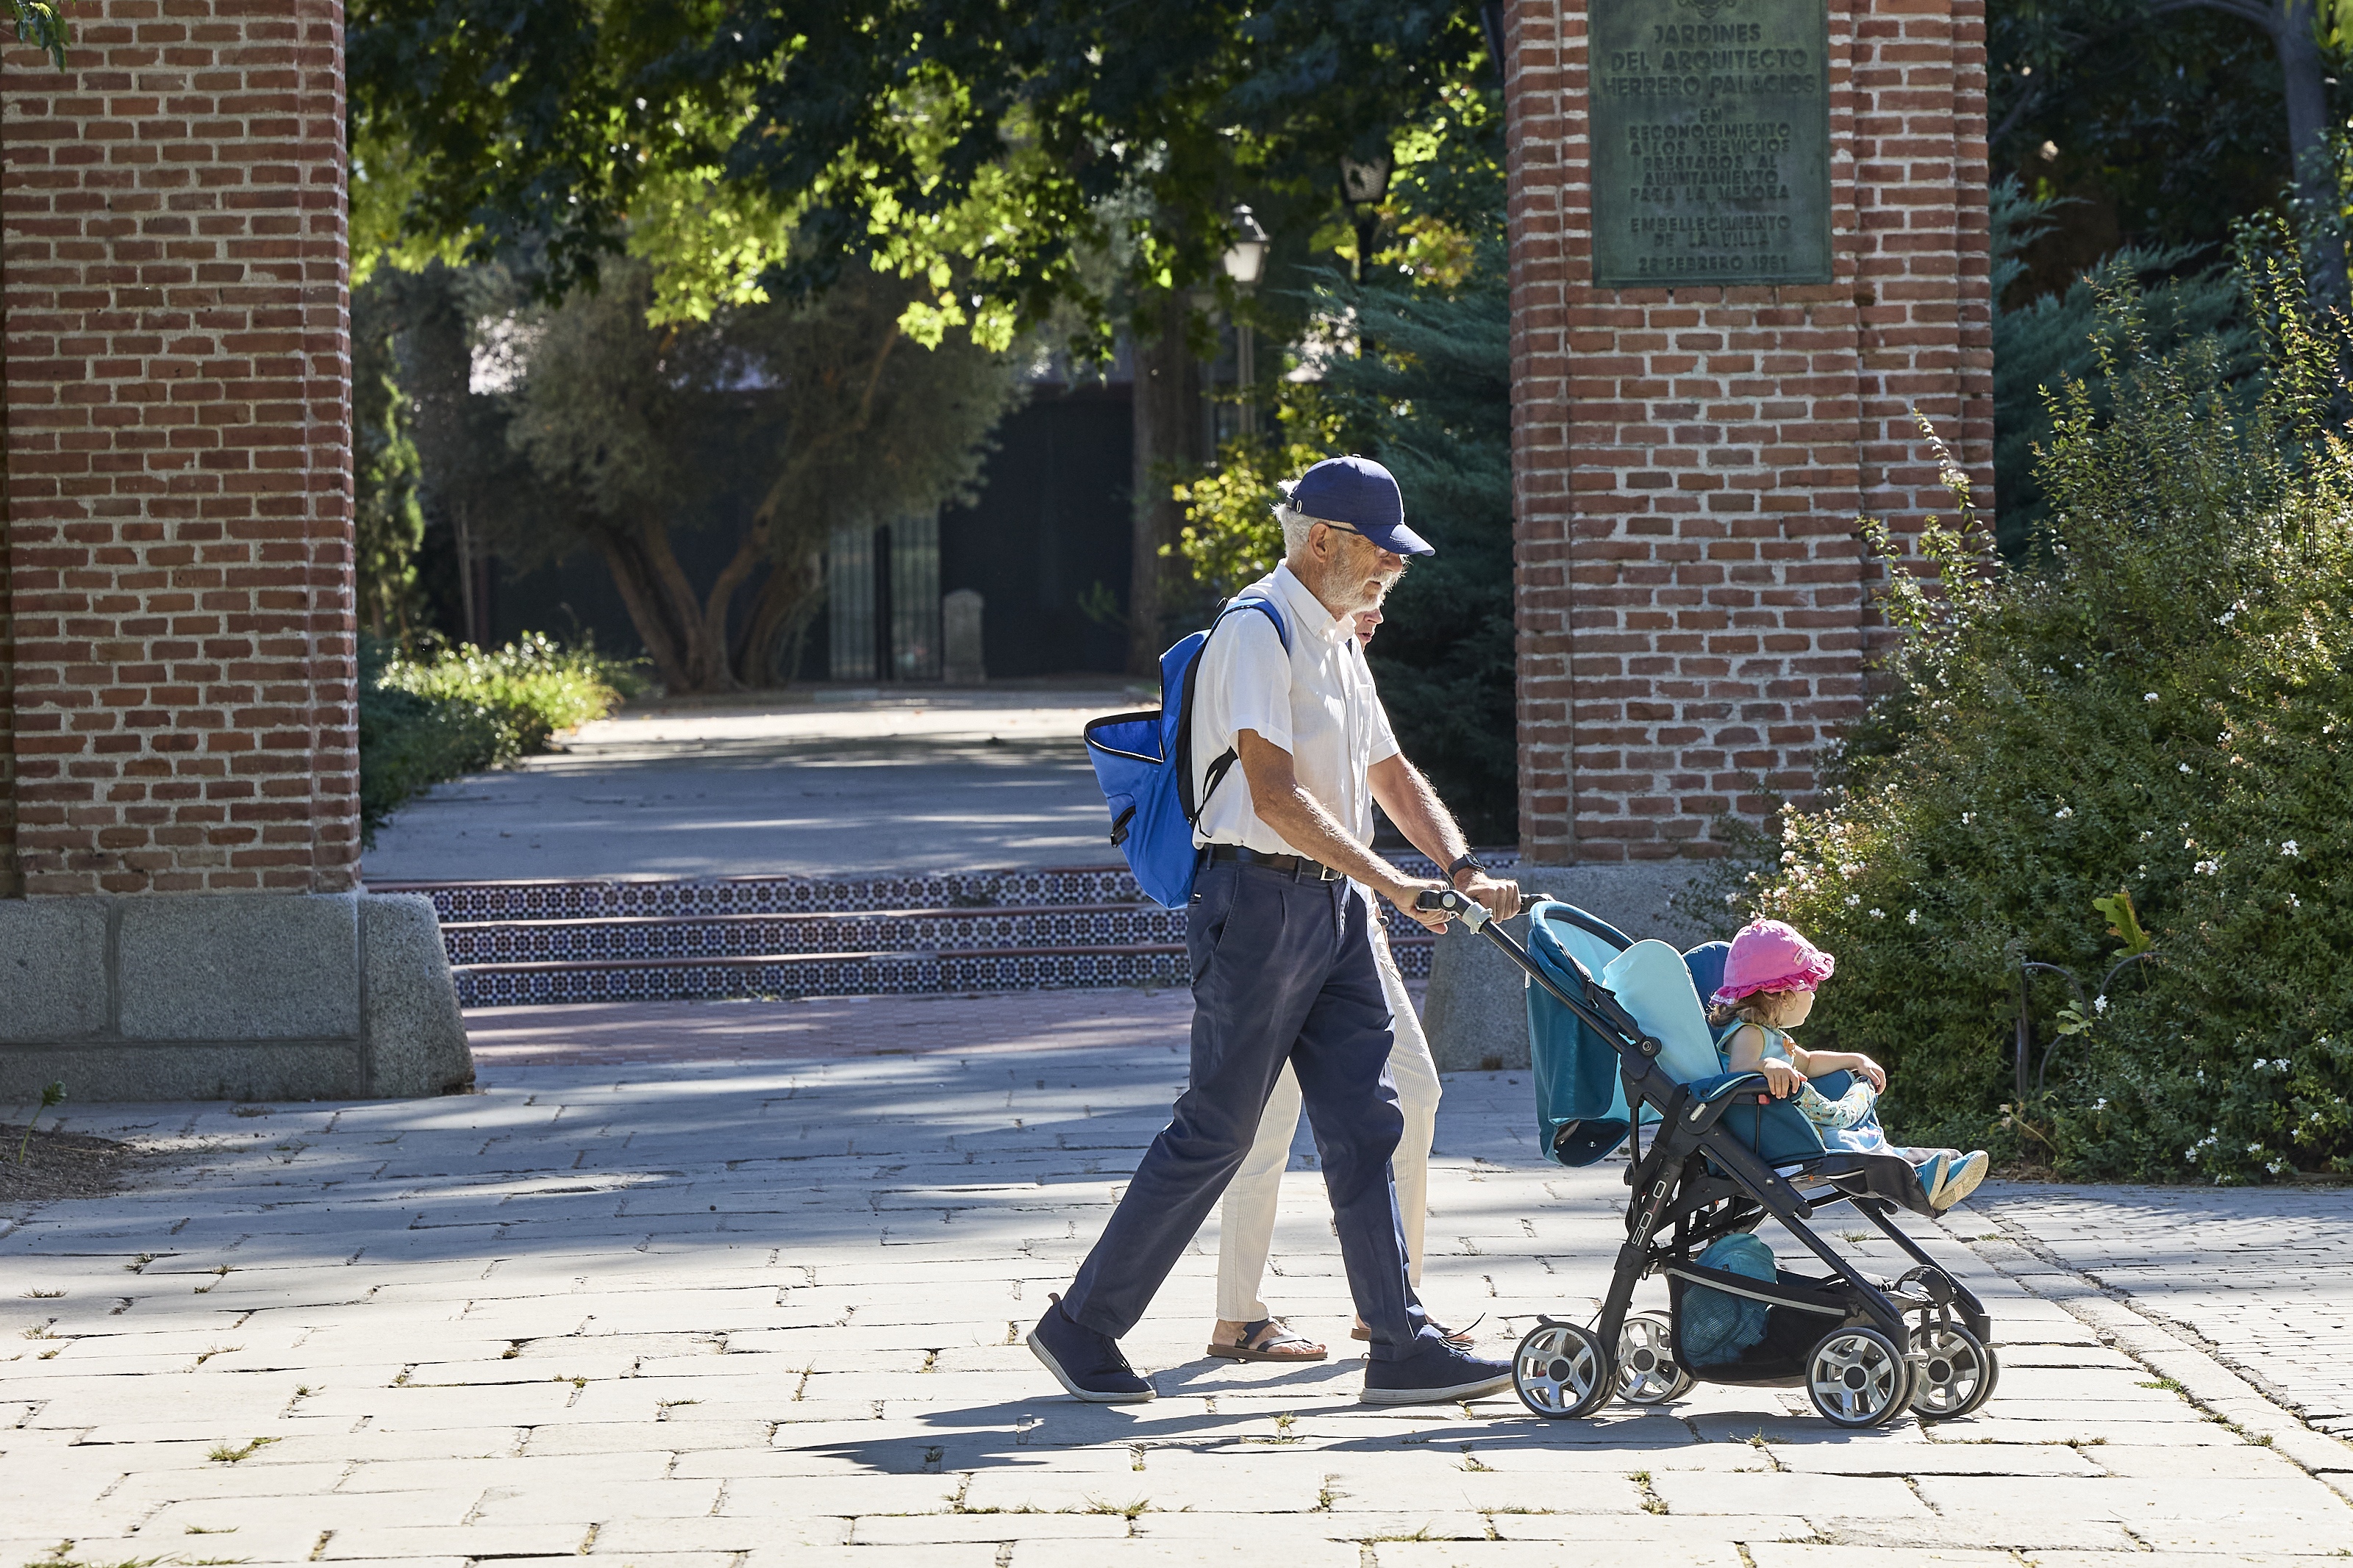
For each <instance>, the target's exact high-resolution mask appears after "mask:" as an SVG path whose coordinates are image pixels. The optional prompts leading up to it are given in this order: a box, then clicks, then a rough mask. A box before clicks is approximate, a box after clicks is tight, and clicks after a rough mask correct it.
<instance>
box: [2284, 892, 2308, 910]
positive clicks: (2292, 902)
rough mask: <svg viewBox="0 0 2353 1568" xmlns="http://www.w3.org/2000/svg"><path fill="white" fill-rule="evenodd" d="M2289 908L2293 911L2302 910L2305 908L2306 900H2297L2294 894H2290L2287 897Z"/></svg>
mask: <svg viewBox="0 0 2353 1568" xmlns="http://www.w3.org/2000/svg"><path fill="white" fill-rule="evenodd" d="M2287 907H2288V908H2289V909H2292V910H2300V909H2302V908H2304V900H2301V899H2299V898H2297V897H2296V896H2295V894H2294V893H2290V894H2289V895H2288V896H2287Z"/></svg>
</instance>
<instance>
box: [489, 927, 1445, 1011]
mask: <svg viewBox="0 0 2353 1568" xmlns="http://www.w3.org/2000/svg"><path fill="white" fill-rule="evenodd" d="M1434 946H1435V944H1434V943H1433V942H1431V940H1430V938H1429V937H1427V936H1409V937H1404V938H1399V939H1398V940H1396V941H1394V942H1392V943H1391V950H1392V951H1393V952H1395V954H1396V956H1397V963H1398V973H1401V974H1403V975H1404V976H1405V978H1407V979H1408V980H1426V979H1428V978H1429V977H1430V953H1431V952H1432V951H1433V949H1434ZM451 972H452V973H453V974H454V975H455V976H456V979H457V983H458V1001H459V1005H461V1006H467V1007H501V1006H515V1005H523V1004H542V1003H551V1002H664V1001H689V1000H715V999H721V998H726V997H740V996H881V995H917V994H934V993H939V992H955V991H1034V990H1059V989H1063V988H1068V987H1078V986H1106V985H1182V984H1185V946H1184V943H1183V942H1155V943H1147V944H1138V945H1133V946H1127V947H1048V948H1005V949H995V950H980V951H964V952H954V951H950V952H805V953H747V954H744V955H741V956H735V957H713V958H634V959H631V958H621V959H602V960H586V961H581V960H574V961H568V962H552V963H549V962H540V963H533V962H523V963H469V964H461V965H455V966H453V967H452V971H451Z"/></svg>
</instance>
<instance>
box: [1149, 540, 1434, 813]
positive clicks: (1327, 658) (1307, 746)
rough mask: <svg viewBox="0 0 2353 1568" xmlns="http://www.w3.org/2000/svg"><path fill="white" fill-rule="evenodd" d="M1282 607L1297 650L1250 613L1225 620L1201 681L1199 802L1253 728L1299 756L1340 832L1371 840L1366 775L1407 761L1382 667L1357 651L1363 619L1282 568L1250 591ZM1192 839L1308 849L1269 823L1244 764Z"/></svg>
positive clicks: (1196, 688) (1300, 768) (1196, 726)
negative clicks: (1210, 777) (1381, 681)
mask: <svg viewBox="0 0 2353 1568" xmlns="http://www.w3.org/2000/svg"><path fill="white" fill-rule="evenodd" d="M1242 592H1243V593H1244V594H1246V595H1256V596H1259V597H1261V598H1267V599H1271V600H1273V601H1274V605H1275V608H1277V609H1279V610H1281V611H1282V621H1283V625H1284V626H1285V627H1287V628H1288V629H1289V631H1290V633H1291V651H1290V653H1289V654H1287V655H1286V654H1285V653H1284V652H1283V649H1282V638H1281V637H1278V636H1276V635H1275V630H1274V626H1273V623H1271V622H1270V621H1269V620H1268V619H1267V618H1266V616H1263V615H1261V614H1260V613H1259V612H1258V611H1256V610H1240V611H1237V612H1235V613H1233V614H1230V615H1229V616H1226V617H1225V619H1224V620H1223V621H1222V622H1221V623H1219V626H1218V629H1217V631H1216V632H1215V634H1214V635H1212V636H1211V637H1210V638H1209V645H1208V647H1206V648H1204V649H1203V650H1202V652H1201V663H1200V668H1198V671H1196V673H1195V675H1194V681H1193V789H1194V799H1196V800H1198V799H1200V790H1201V786H1202V784H1203V782H1204V780H1205V778H1206V775H1207V773H1208V767H1209V764H1210V763H1213V762H1215V761H1217V759H1218V758H1219V757H1221V756H1223V755H1224V754H1225V752H1226V749H1227V748H1228V747H1229V746H1231V745H1232V744H1233V743H1234V736H1235V734H1236V733H1237V732H1238V731H1243V730H1253V731H1257V732H1258V735H1259V738H1260V739H1261V740H1263V741H1265V742H1268V743H1269V744H1270V745H1276V746H1281V747H1282V749H1283V750H1284V751H1286V752H1290V753H1291V763H1292V769H1293V774H1294V776H1296V777H1297V779H1298V780H1299V783H1300V784H1301V785H1302V786H1303V787H1304V788H1305V789H1306V791H1307V793H1308V794H1309V795H1314V797H1315V798H1316V800H1317V801H1319V802H1321V803H1322V805H1323V806H1324V810H1326V811H1328V812H1330V813H1331V814H1332V816H1333V818H1334V819H1335V821H1337V822H1338V823H1339V824H1340V826H1343V827H1345V828H1347V829H1349V830H1350V831H1351V832H1354V833H1355V834H1356V836H1357V837H1359V838H1360V839H1369V838H1370V837H1371V829H1372V823H1373V794H1372V787H1371V785H1370V784H1369V783H1368V782H1367V780H1366V773H1367V772H1368V770H1370V768H1371V767H1372V765H1373V764H1374V763H1379V762H1386V761H1387V760H1388V759H1389V758H1391V757H1394V756H1396V755H1397V754H1398V743H1397V737H1396V736H1395V735H1393V734H1391V733H1390V732H1389V717H1388V714H1387V713H1386V712H1384V711H1383V710H1382V709H1381V700H1380V697H1379V695H1378V693H1377V692H1375V691H1374V689H1373V677H1372V671H1371V670H1370V669H1369V668H1366V664H1365V655H1364V650H1363V649H1362V648H1361V647H1358V646H1357V643H1356V624H1355V622H1354V621H1353V620H1350V619H1342V618H1340V617H1337V616H1334V615H1333V614H1332V612H1331V611H1329V610H1327V609H1325V608H1324V606H1323V605H1322V604H1321V603H1319V602H1318V601H1317V600H1316V597H1315V595H1313V594H1311V593H1309V592H1308V591H1307V586H1306V584H1303V583H1302V582H1300V580H1299V579H1298V578H1296V577H1294V576H1293V575H1292V574H1291V568H1290V567H1289V566H1278V567H1276V568H1275V569H1274V571H1273V572H1272V574H1270V575H1268V576H1265V577H1261V578H1260V579H1259V580H1258V581H1257V582H1255V583H1253V584H1250V586H1249V587H1248V588H1245V589H1243V590H1242ZM1193 843H1194V845H1195V846H1196V847H1198V846H1200V845H1204V844H1239V845H1241V846H1242V847H1245V848H1250V849H1256V850H1259V851H1261V852H1262V853H1264V854H1269V855H1296V854H1301V853H1304V851H1302V850H1300V849H1298V848H1297V847H1294V846H1293V845H1291V844H1287V843H1285V842H1284V841H1283V839H1282V836H1281V835H1279V834H1277V833H1276V832H1275V830H1274V829H1273V828H1271V827H1269V826H1267V825H1266V824H1265V823H1263V822H1261V821H1260V820H1259V816H1258V813H1257V811H1256V810H1255V809H1253V807H1252V805H1251V803H1250V779H1249V776H1248V775H1247V774H1245V773H1243V771H1242V765H1241V763H1240V762H1239V761H1237V762H1236V763H1234V764H1233V766H1232V767H1231V768H1230V769H1229V770H1228V771H1227V773H1226V777H1225V782H1224V783H1222V784H1219V786H1218V791H1217V793H1216V794H1215V795H1211V796H1210V797H1209V799H1208V805H1206V806H1205V807H1204V808H1203V809H1202V812H1201V820H1200V822H1199V824H1198V826H1196V827H1195V828H1194V830H1193Z"/></svg>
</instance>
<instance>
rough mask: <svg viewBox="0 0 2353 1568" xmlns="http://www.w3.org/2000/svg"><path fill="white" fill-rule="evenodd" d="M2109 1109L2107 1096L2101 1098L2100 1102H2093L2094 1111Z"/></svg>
mask: <svg viewBox="0 0 2353 1568" xmlns="http://www.w3.org/2000/svg"><path fill="white" fill-rule="evenodd" d="M2107 1108H2108V1102H2107V1100H2106V1098H2105V1096H2103V1097H2102V1098H2100V1099H2098V1100H2094V1101H2092V1109H2093V1110H2106V1109H2107Z"/></svg>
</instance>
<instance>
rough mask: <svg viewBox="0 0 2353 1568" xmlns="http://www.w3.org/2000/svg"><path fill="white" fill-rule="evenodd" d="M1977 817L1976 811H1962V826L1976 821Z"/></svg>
mask: <svg viewBox="0 0 2353 1568" xmlns="http://www.w3.org/2000/svg"><path fill="white" fill-rule="evenodd" d="M1977 819H1978V814H1977V813H1976V812H1974V811H1965V812H1963V813H1961V826H1964V827H1966V826H1968V825H1969V824H1970V823H1972V822H1975V821H1976V820H1977Z"/></svg>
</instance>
